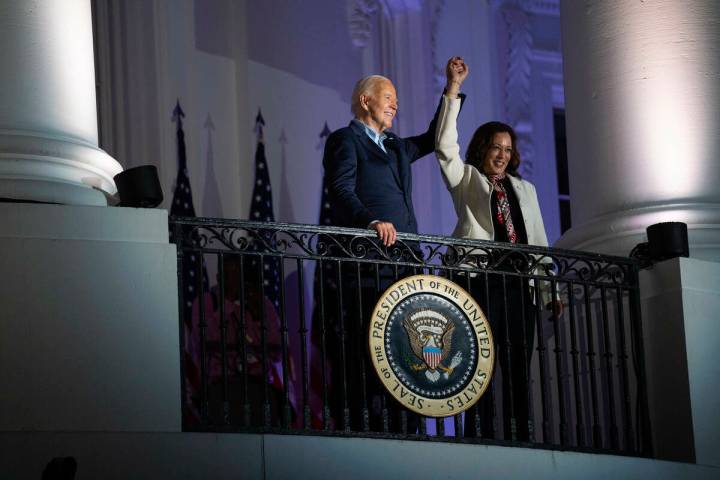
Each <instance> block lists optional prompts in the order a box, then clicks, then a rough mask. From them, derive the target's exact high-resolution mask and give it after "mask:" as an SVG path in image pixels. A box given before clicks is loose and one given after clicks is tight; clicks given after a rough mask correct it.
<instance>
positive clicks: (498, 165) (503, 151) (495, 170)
mask: <svg viewBox="0 0 720 480" xmlns="http://www.w3.org/2000/svg"><path fill="white" fill-rule="evenodd" d="M512 151H513V144H512V138H511V137H510V134H509V133H508V132H500V133H496V134H495V135H493V139H492V143H490V148H489V149H488V151H487V154H486V155H485V160H483V164H482V167H483V172H484V173H485V174H486V175H502V174H503V173H505V169H506V168H507V166H508V163H510V157H512Z"/></svg>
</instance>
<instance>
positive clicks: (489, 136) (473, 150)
mask: <svg viewBox="0 0 720 480" xmlns="http://www.w3.org/2000/svg"><path fill="white" fill-rule="evenodd" d="M496 133H508V134H510V139H511V140H512V155H511V156H510V161H509V162H508V165H507V168H506V169H505V172H506V173H508V174H510V175H512V176H514V177H518V178H520V173H519V172H518V167H519V166H520V152H518V148H517V135H515V130H513V128H512V127H511V126H510V125H507V124H505V123H502V122H487V123H483V124H482V125H480V126H479V127H478V129H477V130H475V134H474V135H473V137H472V140H470V145H468V149H467V153H466V154H465V161H466V162H467V163H468V164H470V165H472V166H473V167H475V168H477V169H478V170H479V171H480V172H483V162H484V161H485V157H486V156H487V153H488V150H490V146H491V145H492V141H493V137H494V136H495V134H496Z"/></svg>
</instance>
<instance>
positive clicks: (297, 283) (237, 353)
mask: <svg viewBox="0 0 720 480" xmlns="http://www.w3.org/2000/svg"><path fill="white" fill-rule="evenodd" d="M170 231H171V238H172V241H173V242H174V243H175V244H176V245H177V253H178V257H177V258H178V282H179V284H178V292H179V306H180V327H181V355H182V379H183V381H182V384H183V398H182V402H183V403H182V404H183V427H184V429H185V430H187V431H236V432H275V433H292V434H311V435H353V436H357V435H359V436H377V437H389V438H411V439H419V440H446V441H461V442H478V443H480V442H484V443H501V444H512V445H523V446H538V447H543V448H561V449H578V450H583V451H585V450H587V451H598V452H612V453H622V454H628V455H642V456H645V455H649V454H650V453H651V445H650V442H649V438H650V436H649V428H650V427H649V424H648V421H647V415H646V414H647V400H646V388H645V373H644V367H643V351H642V341H641V338H642V334H641V331H640V328H641V327H640V312H639V295H638V265H637V264H636V263H635V262H634V261H633V260H631V259H627V258H619V257H609V256H602V255H596V254H590V253H583V252H576V251H567V250H558V249H550V248H540V247H534V246H523V245H511V244H506V243H494V242H483V241H470V240H458V239H455V238H447V237H438V236H426V235H409V234H400V235H399V236H398V241H397V243H396V244H395V245H393V246H391V247H385V246H383V245H382V244H381V243H380V242H379V241H378V240H377V239H376V238H375V236H374V235H373V232H370V231H364V230H354V229H344V228H328V227H321V226H308V225H295V224H279V223H261V222H249V221H233V220H221V219H202V218H171V220H170ZM415 274H428V275H437V276H440V277H444V278H446V279H450V280H452V281H454V282H455V283H457V284H459V285H460V286H462V287H463V288H464V289H465V290H466V291H467V292H469V294H470V295H471V296H472V297H473V298H474V299H475V300H476V301H477V302H478V304H479V305H480V306H481V308H482V309H483V311H484V312H485V315H486V316H487V317H488V320H489V324H490V326H491V327H492V329H493V333H494V346H495V369H494V374H493V377H492V380H491V381H490V383H489V387H488V388H487V390H486V391H485V394H484V395H483V397H482V398H481V399H480V401H479V402H478V403H477V404H475V405H474V406H473V407H471V408H470V409H469V410H467V411H466V412H464V413H463V414H460V415H455V416H451V417H448V418H439V419H435V418H428V417H422V416H418V415H416V414H414V413H411V412H409V411H407V410H406V409H404V408H400V407H399V406H398V403H397V402H396V401H395V400H394V399H393V398H392V397H391V395H389V394H388V393H387V392H386V391H385V390H384V389H382V388H381V387H379V386H378V385H379V382H378V380H377V378H376V374H375V371H374V369H373V367H372V365H371V360H370V357H369V354H368V351H367V349H368V347H367V345H368V343H367V332H368V328H369V326H370V314H371V311H372V308H373V307H374V305H375V302H376V301H377V299H378V298H379V297H380V295H381V294H382V292H383V291H385V289H386V288H387V287H388V286H389V285H390V284H392V283H394V282H395V281H397V280H399V279H402V278H404V277H408V276H410V275H415Z"/></svg>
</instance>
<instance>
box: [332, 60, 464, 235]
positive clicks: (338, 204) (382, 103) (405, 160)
mask: <svg viewBox="0 0 720 480" xmlns="http://www.w3.org/2000/svg"><path fill="white" fill-rule="evenodd" d="M453 61H457V58H456V57H453V58H452V59H450V62H453ZM449 71H452V73H451V74H448V79H447V82H448V83H447V86H446V90H448V91H450V90H453V91H459V88H460V84H461V83H462V81H463V80H464V77H462V76H461V75H459V74H457V73H456V71H455V70H453V69H450V70H449ZM461 96H462V97H464V96H463V95H462V94H461ZM397 108H398V104H397V93H396V91H395V87H394V86H393V84H392V82H391V81H390V80H388V79H387V78H385V77H382V76H380V75H372V76H369V77H366V78H363V79H362V80H360V81H359V82H358V83H357V85H356V86H355V89H354V91H353V94H352V107H351V109H352V113H353V115H355V118H354V119H353V120H352V121H351V122H350V125H348V126H347V127H344V128H340V129H338V130H336V131H335V132H333V133H332V134H331V135H330V137H328V140H327V142H326V144H325V155H324V157H323V165H324V167H325V175H326V178H327V182H328V187H329V189H330V195H331V200H332V205H333V208H334V214H335V224H336V225H338V226H342V227H354V228H370V229H373V230H375V231H376V232H377V235H378V238H380V240H381V241H382V242H383V243H384V244H385V245H388V246H389V245H392V244H393V243H395V240H396V232H398V231H399V232H409V233H417V220H416V218H415V210H414V209H413V204H412V172H411V164H412V163H413V162H414V161H415V160H417V159H419V158H421V157H424V156H425V155H427V154H429V153H431V152H432V151H433V150H434V149H435V124H436V122H437V111H436V112H435V116H434V117H433V119H432V121H431V122H430V125H429V127H428V129H427V131H426V132H425V133H422V134H420V135H417V136H414V137H408V138H400V137H398V136H396V135H394V134H393V133H390V132H388V131H387V130H388V129H389V128H390V127H391V126H392V121H393V119H394V118H395V114H396V113H397Z"/></svg>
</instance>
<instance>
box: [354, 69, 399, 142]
mask: <svg viewBox="0 0 720 480" xmlns="http://www.w3.org/2000/svg"><path fill="white" fill-rule="evenodd" d="M362 107H363V109H364V110H365V112H366V118H365V123H367V124H368V125H369V126H370V127H372V128H373V129H375V130H376V131H378V132H382V131H384V130H387V129H388V128H390V127H392V121H393V118H395V114H396V113H397V108H398V102H397V93H396V92H395V87H394V86H393V84H392V82H390V81H389V80H380V81H378V82H377V83H376V84H375V86H374V88H373V89H372V90H371V91H370V94H369V95H363V99H362Z"/></svg>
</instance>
